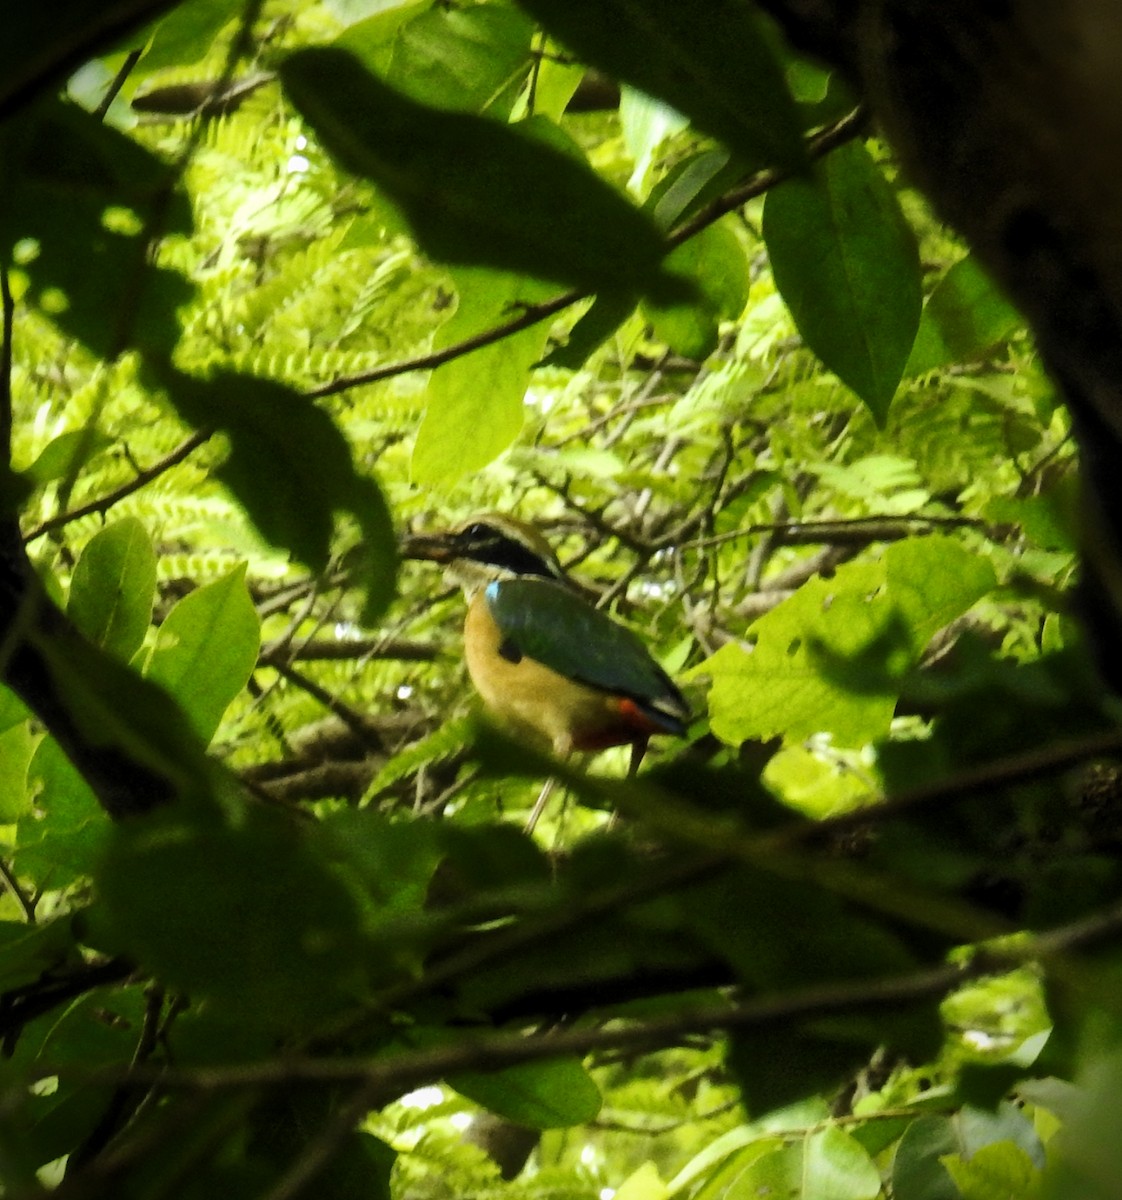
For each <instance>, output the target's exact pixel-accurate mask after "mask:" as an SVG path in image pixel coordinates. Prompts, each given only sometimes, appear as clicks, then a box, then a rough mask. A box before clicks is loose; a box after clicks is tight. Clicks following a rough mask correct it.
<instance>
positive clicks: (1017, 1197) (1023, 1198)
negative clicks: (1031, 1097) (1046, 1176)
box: [940, 1142, 1042, 1200]
mask: <svg viewBox="0 0 1122 1200" xmlns="http://www.w3.org/2000/svg"><path fill="white" fill-rule="evenodd" d="M940 1162H942V1164H943V1166H944V1167H946V1169H947V1172H948V1174H949V1175H950V1177H951V1178H952V1179H953V1180H954V1182H955V1186H956V1187H957V1188H958V1191H959V1193H960V1195H961V1196H962V1200H1033V1198H1034V1197H1036V1196H1039V1195H1040V1190H1041V1181H1042V1176H1041V1173H1040V1171H1039V1170H1038V1169H1037V1168H1036V1167H1035V1166H1034V1165H1033V1161H1032V1159H1031V1158H1029V1156H1028V1155H1027V1154H1026V1153H1025V1151H1024V1150H1022V1149H1021V1147H1020V1146H1015V1145H1014V1144H1013V1143H1012V1142H995V1143H993V1145H990V1146H982V1147H981V1148H980V1149H979V1150H977V1151H976V1152H975V1153H974V1154H973V1155H972V1156H971V1157H970V1159H969V1160H968V1161H967V1160H966V1159H963V1158H962V1157H960V1156H959V1155H957V1154H946V1155H944V1156H943V1157H942V1158H941V1159H940Z"/></svg>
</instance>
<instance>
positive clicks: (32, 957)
mask: <svg viewBox="0 0 1122 1200" xmlns="http://www.w3.org/2000/svg"><path fill="white" fill-rule="evenodd" d="M75 949H76V947H75V944H74V933H73V929H72V926H71V922H70V921H68V920H66V919H65V918H64V919H61V920H55V921H48V922H46V923H45V924H42V925H28V924H25V923H24V922H23V921H0V991H2V992H10V991H12V990H13V989H14V988H16V987H19V986H21V985H23V984H26V983H31V982H32V981H33V980H35V979H38V978H39V976H40V975H42V974H43V972H44V971H47V970H50V969H51V968H56V967H58V966H59V965H60V964H61V963H63V962H65V960H66V959H67V958H68V957H69V956H70V955H71V954H72V953H74V952H75Z"/></svg>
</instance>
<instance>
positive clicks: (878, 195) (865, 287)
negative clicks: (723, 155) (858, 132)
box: [764, 143, 922, 424]
mask: <svg viewBox="0 0 1122 1200" xmlns="http://www.w3.org/2000/svg"><path fill="white" fill-rule="evenodd" d="M764 238H765V239H766V241H767V248H768V254H769V256H770V257H771V266H772V271H773V272H774V274H775V283H776V286H777V287H778V288H779V291H780V293H781V294H782V296H783V299H784V300H785V301H786V302H787V306H788V308H790V310H791V315H792V316H793V317H794V318H795V324H796V325H797V326H798V328H799V332H800V333H801V334H802V336H803V337H804V338H805V339H806V343H807V345H808V346H810V348H811V349H812V350H813V351H814V352H815V354H817V355H818V357H819V358H820V359H821V360H822V361H823V362H824V363H825V364H826V366H827V367H829V368H830V370H831V371H834V372H835V373H836V374H837V375H838V376H839V377H840V378H841V380H842V382H843V383H845V384H847V385H848V386H849V387H851V388H852V389H853V390H854V391H855V392H856V393H857V395H858V396H860V397H861V399H862V400H863V401H864V402H865V404H866V405H868V407H869V411H870V412H871V413H872V414H873V416H874V417H875V418H876V420H877V421H878V422H879V423H882V424H883V422H884V419H885V417H886V415H887V413H888V406H889V404H890V403H891V402H892V397H893V395H894V394H895V392H896V386H897V384H899V382H900V378H901V376H902V375H903V373H904V364H905V363H906V362H907V361H908V354H909V353H910V351H911V348H912V343H913V342H914V341H915V336H916V329H917V327H918V325H919V317H920V304H921V298H922V293H921V290H920V272H919V254H918V251H917V248H916V241H915V235H914V234H913V233H912V231H911V229H910V228H909V227H908V225H907V223H906V222H905V220H904V217H903V215H902V214H901V212H900V206H899V204H898V202H897V200H896V196H895V193H894V192H893V191H892V189H891V188H890V187H889V186H888V184H887V182H886V181H885V179H884V176H883V175H882V174H881V171H880V168H879V167H878V166H877V165H876V164H875V163H874V162H873V160H872V158H871V157H870V156H869V153H868V151H867V150H865V148H864V147H863V146H861V145H859V144H857V143H850V144H849V145H847V146H842V147H841V148H840V149H838V150H835V151H834V152H833V153H832V154H829V155H827V157H826V159H825V160H824V161H823V162H822V163H819V164H818V165H817V166H816V167H815V169H814V174H813V178H811V179H801V178H800V179H792V180H789V181H788V182H787V183H785V184H782V185H781V186H780V187H778V188H775V189H774V190H773V191H771V192H769V193H768V196H767V201H766V203H765V205H764Z"/></svg>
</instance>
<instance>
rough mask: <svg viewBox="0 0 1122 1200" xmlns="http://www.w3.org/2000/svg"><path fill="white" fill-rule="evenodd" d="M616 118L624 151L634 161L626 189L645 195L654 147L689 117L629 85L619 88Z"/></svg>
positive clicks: (685, 122)
mask: <svg viewBox="0 0 1122 1200" xmlns="http://www.w3.org/2000/svg"><path fill="white" fill-rule="evenodd" d="M619 120H620V125H621V126H622V128H623V140H624V143H625V145H626V146H627V152H628V153H629V154H630V155H631V157H632V159H633V160H634V163H635V169H634V170H633V171H632V172H631V178H630V179H629V180H628V181H627V187H628V190H629V191H632V192H634V193H636V194H637V195H640V196H643V195H646V193H647V175H648V172H649V171H650V169H651V167H652V165H653V163H654V156H655V151H656V150H657V149H658V148H659V146H661V145H662V143H663V142H664V141H666V139H667V138H670V137H673V136H674V134H676V133H681V131H682V130H683V129H685V128H686V126H687V125H689V121H688V119H687V118H686V117H683V116H682V114H681V113H680V112H677V111H676V110H675V109H673V108H671V107H670V105H668V104H664V103H663V102H662V101H661V100H656V99H655V98H654V97H653V96H648V95H647V94H646V93H645V92H640V91H639V90H638V89H636V88H630V87H623V88H621V89H620V100H619Z"/></svg>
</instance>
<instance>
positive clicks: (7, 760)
mask: <svg viewBox="0 0 1122 1200" xmlns="http://www.w3.org/2000/svg"><path fill="white" fill-rule="evenodd" d="M38 740H39V739H38V738H37V737H36V735H35V734H33V733H32V732H31V726H30V725H29V724H28V722H27V721H21V722H20V723H19V724H18V725H13V726H12V727H11V729H5V730H4V731H3V732H2V733H0V825H6V824H8V823H9V822H11V821H15V820H17V819H18V818H19V817H21V816H23V814H24V813H25V812H27V810H28V808H29V807H30V805H31V795H30V793H29V791H28V788H27V768H28V766H29V765H30V763H31V756H32V755H33V754H34V753H35V747H36V745H37V744H38Z"/></svg>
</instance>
